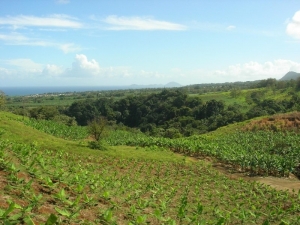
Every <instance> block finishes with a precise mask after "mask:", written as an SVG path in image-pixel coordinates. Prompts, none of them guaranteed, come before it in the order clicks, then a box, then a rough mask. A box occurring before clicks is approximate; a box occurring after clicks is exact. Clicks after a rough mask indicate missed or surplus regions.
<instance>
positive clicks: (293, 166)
mask: <svg viewBox="0 0 300 225" xmlns="http://www.w3.org/2000/svg"><path fill="white" fill-rule="evenodd" d="M106 141H107V142H108V143H109V144H110V145H130V146H141V147H145V146H158V147H164V148H168V149H170V150H172V151H174V152H177V153H183V154H185V155H189V156H194V157H206V156H210V157H215V158H216V159H218V160H219V161H221V162H224V163H226V164H230V165H232V169H233V170H236V171H242V172H248V173H250V174H251V175H273V176H289V173H294V174H295V175H297V176H298V175H300V174H298V173H299V172H300V171H298V165H299V163H300V147H299V144H298V143H299V142H300V137H299V135H298V134H296V133H294V132H272V131H257V132H240V131H239V132H236V133H232V134H228V135H226V134H225V135H222V136H218V137H216V138H214V139H213V140H212V139H208V138H205V136H191V137H189V138H178V139H173V140H172V139H168V138H154V137H148V136H146V135H144V134H142V133H135V134H133V133H129V132H126V131H115V132H112V133H111V134H110V136H109V137H107V138H106Z"/></svg>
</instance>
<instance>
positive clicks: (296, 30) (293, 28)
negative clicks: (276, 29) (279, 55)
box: [286, 11, 300, 39]
mask: <svg viewBox="0 0 300 225" xmlns="http://www.w3.org/2000/svg"><path fill="white" fill-rule="evenodd" d="M286 33H287V34H288V35H290V36H292V37H293V38H296V39H300V11H297V12H296V13H295V15H294V16H293V18H292V20H291V21H289V22H288V24H287V27H286Z"/></svg>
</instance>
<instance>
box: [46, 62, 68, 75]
mask: <svg viewBox="0 0 300 225" xmlns="http://www.w3.org/2000/svg"><path fill="white" fill-rule="evenodd" d="M63 72H64V69H63V68H62V67H60V66H57V65H50V64H47V65H46V66H45V68H44V69H43V75H46V76H60V75H61V74H62V73H63Z"/></svg>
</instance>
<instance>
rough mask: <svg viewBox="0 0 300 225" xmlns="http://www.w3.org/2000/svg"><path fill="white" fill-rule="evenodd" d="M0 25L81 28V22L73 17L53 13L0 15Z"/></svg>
mask: <svg viewBox="0 0 300 225" xmlns="http://www.w3.org/2000/svg"><path fill="white" fill-rule="evenodd" d="M0 24H1V25H10V26H13V27H14V28H19V27H31V26H33V27H66V28H82V27H83V24H82V23H80V22H78V21H77V20H76V19H75V18H73V17H70V16H67V15H63V14H55V15H50V16H47V17H37V16H25V15H19V16H14V17H13V16H6V17H0Z"/></svg>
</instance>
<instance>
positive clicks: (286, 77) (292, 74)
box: [280, 71, 300, 80]
mask: <svg viewBox="0 0 300 225" xmlns="http://www.w3.org/2000/svg"><path fill="white" fill-rule="evenodd" d="M298 77H300V73H296V72H294V71H290V72H288V73H287V74H285V75H284V76H283V77H282V78H281V79H280V80H297V78H298Z"/></svg>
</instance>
